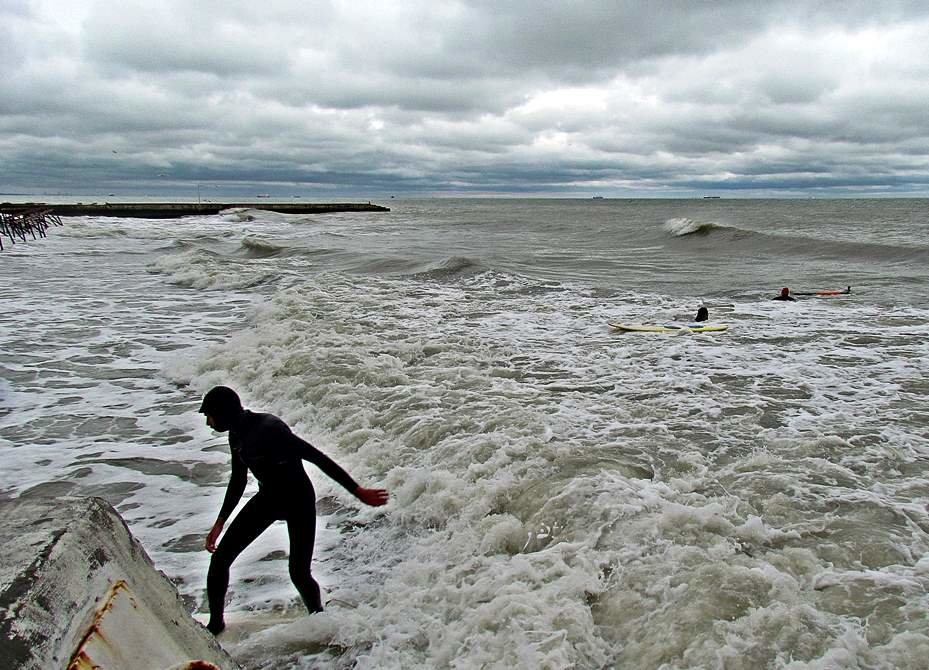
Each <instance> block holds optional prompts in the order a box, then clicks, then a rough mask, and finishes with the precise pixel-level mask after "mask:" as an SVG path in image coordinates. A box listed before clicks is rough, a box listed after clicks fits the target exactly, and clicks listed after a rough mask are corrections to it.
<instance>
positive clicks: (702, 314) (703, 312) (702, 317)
mask: <svg viewBox="0 0 929 670" xmlns="http://www.w3.org/2000/svg"><path fill="white" fill-rule="evenodd" d="M709 318H710V311H709V310H708V309H707V308H706V306H704V305H700V309H698V310H697V316H695V317H694V321H697V322H699V321H706V320H707V319H709Z"/></svg>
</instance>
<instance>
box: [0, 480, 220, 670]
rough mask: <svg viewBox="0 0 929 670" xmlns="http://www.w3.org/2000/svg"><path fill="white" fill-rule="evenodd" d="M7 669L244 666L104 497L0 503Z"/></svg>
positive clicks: (0, 600)
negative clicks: (194, 614) (192, 610)
mask: <svg viewBox="0 0 929 670" xmlns="http://www.w3.org/2000/svg"><path fill="white" fill-rule="evenodd" d="M0 543H2V545H3V547H4V551H3V552H2V554H0V668H19V669H21V670H33V669H35V670H48V669H50V668H67V670H85V669H86V670H91V669H97V668H99V669H101V670H122V669H123V668H126V669H130V668H131V670H169V669H170V670H182V669H183V670H215V669H219V670H227V669H230V670H232V669H234V668H238V666H237V665H236V663H235V662H234V661H233V660H232V659H231V658H230V657H229V656H228V655H227V654H226V652H224V651H223V650H222V648H221V647H220V646H219V645H218V644H217V643H216V641H215V640H214V639H213V636H212V635H210V633H209V632H208V631H207V630H206V629H205V628H203V627H202V626H201V625H200V624H199V623H197V622H196V621H194V620H193V619H192V618H191V616H190V615H189V614H188V613H187V611H186V609H185V608H184V605H183V603H182V602H181V599H180V597H179V596H178V594H177V590H176V589H175V588H174V585H173V584H171V582H170V581H168V579H167V578H166V577H165V576H164V575H163V574H162V573H161V572H159V571H158V570H156V569H155V566H154V565H153V564H152V562H151V560H150V559H149V557H148V555H147V554H146V553H145V550H144V549H143V548H142V546H141V545H140V544H139V543H138V542H137V541H136V540H135V538H133V537H132V535H131V534H130V532H129V529H128V528H127V527H126V524H125V522H124V521H123V520H122V518H120V516H119V514H118V513H117V512H116V510H114V509H113V507H112V506H110V505H109V503H107V502H106V501H105V500H103V499H101V498H59V499H43V498H30V499H21V500H18V499H17V500H10V501H4V502H0Z"/></svg>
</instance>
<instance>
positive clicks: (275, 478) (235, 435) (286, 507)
mask: <svg viewBox="0 0 929 670" xmlns="http://www.w3.org/2000/svg"><path fill="white" fill-rule="evenodd" d="M229 448H230V450H231V452H232V474H231V475H230V478H229V486H228V487H227V488H226V497H225V498H224V499H223V506H222V508H221V509H220V512H219V516H220V517H221V518H223V519H228V518H229V515H230V514H231V513H232V510H234V509H235V507H236V505H237V504H238V503H239V500H240V499H241V498H242V493H243V492H244V491H245V483H246V479H247V471H248V470H251V471H252V474H253V475H254V476H255V479H257V480H258V493H256V494H255V495H254V496H252V498H251V499H250V500H249V501H248V502H247V503H245V506H244V507H243V508H242V510H241V511H240V512H239V513H238V514H237V515H236V517H235V519H233V520H232V523H231V524H230V525H229V528H228V530H226V533H225V534H224V535H223V537H222V540H220V542H219V545H218V546H217V547H216V551H215V552H213V556H212V558H211V559H210V569H209V572H208V573H207V579H206V589H207V600H208V601H209V604H210V619H211V620H213V619H214V618H215V619H216V620H221V619H222V613H223V608H224V605H225V602H224V601H225V598H226V589H227V588H228V586H229V567H230V566H231V565H232V562H233V561H234V560H235V559H236V557H237V556H238V555H239V554H240V553H242V551H243V550H244V549H245V547H247V546H248V545H249V544H251V543H252V542H253V541H254V540H255V538H257V537H258V536H259V535H261V533H263V532H264V531H265V530H266V529H267V528H268V526H270V525H271V524H272V523H273V522H274V521H276V520H278V519H283V520H284V521H286V522H287V535H288V536H289V538H290V561H289V567H290V578H291V579H292V580H293V583H294V585H295V586H296V587H297V591H299V592H300V595H301V597H302V598H303V601H304V602H305V603H306V606H307V609H309V610H310V612H321V611H322V609H323V606H322V601H321V599H320V592H319V585H318V584H317V583H316V580H315V579H313V575H312V573H311V571H310V563H311V561H312V559H313V542H314V539H315V536H316V492H315V491H314V490H313V484H312V483H311V482H310V478H309V477H307V475H306V472H305V471H304V469H303V463H302V461H304V460H306V461H310V462H311V463H313V464H315V465H316V466H317V467H319V469H320V470H322V471H323V472H325V473H326V474H327V475H329V476H330V477H332V479H334V480H335V481H337V482H338V483H339V484H341V485H342V486H344V487H345V489H346V490H348V491H349V492H351V493H354V492H355V490H356V489H357V488H358V484H356V483H355V480H353V479H352V478H351V477H350V476H349V474H348V473H347V472H345V470H343V469H342V468H341V467H340V466H339V465H338V464H337V463H336V462H335V461H333V460H332V459H331V458H329V457H328V456H326V455H325V454H324V453H322V452H321V451H319V450H318V449H316V447H314V446H313V445H311V444H310V443H308V442H306V441H305V440H302V439H300V438H299V437H297V436H296V435H294V434H293V432H291V430H290V428H289V427H288V426H287V424H286V423H284V422H283V421H281V420H280V419H279V418H277V417H276V416H274V415H272V414H260V413H257V412H251V411H249V410H244V411H243V412H242V414H241V416H240V417H238V418H237V419H236V421H235V425H234V426H233V427H232V428H231V429H230V431H229Z"/></svg>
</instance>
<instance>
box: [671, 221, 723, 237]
mask: <svg viewBox="0 0 929 670" xmlns="http://www.w3.org/2000/svg"><path fill="white" fill-rule="evenodd" d="M719 227H720V226H719V225H717V224H715V223H707V222H705V221H694V220H693V219H688V218H686V217H679V218H675V219H668V220H667V221H665V223H664V226H663V228H664V229H665V230H666V231H667V232H669V233H671V234H672V235H674V236H675V237H683V236H684V235H693V234H694V233H696V234H698V235H706V234H708V233H709V232H710V231H712V230H715V229H717V228H719Z"/></svg>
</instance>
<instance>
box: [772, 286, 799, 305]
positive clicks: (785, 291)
mask: <svg viewBox="0 0 929 670" xmlns="http://www.w3.org/2000/svg"><path fill="white" fill-rule="evenodd" d="M771 300H789V301H790V302H796V301H797V299H796V298H794V297H793V296H792V295H790V289H789V288H787V287H786V286H785V287H784V288H782V289H781V294H780V295H777V296H774V297H773V298H771Z"/></svg>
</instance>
